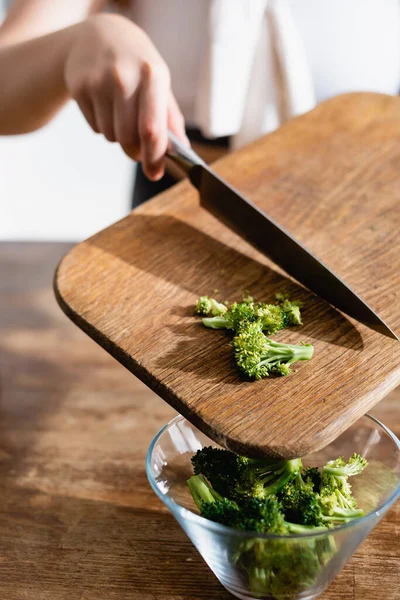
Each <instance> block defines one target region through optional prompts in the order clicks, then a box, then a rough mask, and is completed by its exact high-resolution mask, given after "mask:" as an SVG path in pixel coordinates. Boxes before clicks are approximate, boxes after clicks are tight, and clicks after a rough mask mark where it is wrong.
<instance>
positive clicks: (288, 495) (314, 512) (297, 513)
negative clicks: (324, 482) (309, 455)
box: [278, 469, 325, 527]
mask: <svg viewBox="0 0 400 600" xmlns="http://www.w3.org/2000/svg"><path fill="white" fill-rule="evenodd" d="M278 498H279V500H280V502H281V504H282V508H283V511H284V513H285V517H286V518H287V519H288V520H289V521H292V522H293V523H297V524H299V525H312V526H313V527H319V526H324V525H325V522H324V518H323V513H322V509H321V505H320V503H319V501H318V494H317V493H316V492H315V491H314V483H313V481H312V479H311V478H310V477H309V476H307V471H306V469H303V470H302V471H300V472H299V473H297V474H296V477H294V478H293V479H292V481H290V482H289V483H287V484H286V485H285V486H284V487H283V488H282V489H281V491H280V493H279V495H278Z"/></svg>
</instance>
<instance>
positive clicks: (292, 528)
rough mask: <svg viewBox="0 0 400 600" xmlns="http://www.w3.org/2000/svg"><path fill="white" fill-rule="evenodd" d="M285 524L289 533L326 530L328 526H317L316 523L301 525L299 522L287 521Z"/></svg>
mask: <svg viewBox="0 0 400 600" xmlns="http://www.w3.org/2000/svg"><path fill="white" fill-rule="evenodd" d="M285 525H286V527H287V528H288V531H289V533H294V534H297V533H300V534H301V533H318V532H319V531H326V530H327V529H328V527H324V526H323V525H321V526H318V527H317V526H315V525H299V524H298V523H289V522H288V521H285Z"/></svg>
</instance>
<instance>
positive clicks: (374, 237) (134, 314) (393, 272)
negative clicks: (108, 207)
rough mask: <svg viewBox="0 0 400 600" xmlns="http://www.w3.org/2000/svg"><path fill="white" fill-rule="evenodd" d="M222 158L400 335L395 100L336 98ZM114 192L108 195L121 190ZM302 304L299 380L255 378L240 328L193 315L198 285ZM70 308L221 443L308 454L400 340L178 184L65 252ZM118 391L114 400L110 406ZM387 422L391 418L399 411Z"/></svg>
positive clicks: (366, 391)
mask: <svg viewBox="0 0 400 600" xmlns="http://www.w3.org/2000/svg"><path fill="white" fill-rule="evenodd" d="M215 170H216V171H217V172H218V173H219V174H220V175H222V176H223V177H225V178H226V179H227V180H228V181H229V182H230V183H231V184H232V185H234V186H235V187H237V188H238V190H240V191H241V192H242V193H243V194H245V195H246V196H248V197H249V198H250V199H251V200H253V201H254V202H255V203H256V204H258V205H259V206H260V207H261V208H262V209H264V210H265V211H266V212H268V213H269V214H270V215H271V216H272V217H273V218H274V219H276V220H277V221H278V222H279V223H281V224H282V225H283V226H284V227H285V228H287V230H288V231H289V232H291V233H292V234H293V235H295V236H296V237H297V238H298V239H299V240H300V241H302V242H303V243H304V244H305V245H307V246H308V247H309V248H310V250H311V251H312V252H314V253H315V254H316V255H317V256H318V257H319V258H320V259H322V260H323V261H324V262H325V263H327V264H328V265H329V266H330V267H331V268H332V269H333V270H334V271H336V272H337V274H338V275H339V276H341V277H342V278H343V279H344V280H345V281H346V282H347V283H348V284H349V285H350V286H352V287H353V288H354V289H355V291H356V292H358V293H359V294H360V295H361V296H362V297H363V298H364V299H365V300H366V301H367V302H368V303H369V304H370V305H371V306H372V308H373V309H374V310H376V311H377V312H378V313H379V315H380V316H381V317H382V318H383V319H384V320H385V321H386V322H387V323H388V325H389V326H391V327H392V328H393V329H394V331H395V332H397V333H400V274H399V272H400V239H399V230H400V100H399V99H397V98H392V97H389V96H383V95H378V94H351V95H345V96H342V97H338V98H336V99H333V100H330V101H328V102H326V103H324V104H322V105H320V106H319V107H318V108H316V109H315V110H314V111H312V112H311V113H309V114H307V115H305V116H302V117H300V118H297V119H295V120H293V121H292V122H290V123H288V124H287V125H285V126H284V127H282V128H281V129H279V131H277V132H275V133H273V134H272V135H269V136H266V137H264V138H262V139H261V140H259V141H257V142H256V143H254V144H252V145H251V146H249V147H247V148H245V149H243V150H242V151H240V152H237V153H234V154H232V155H229V156H228V157H226V158H224V159H222V160H220V161H219V162H217V163H216V164H215ZM110 202H112V198H110ZM215 289H218V290H219V292H218V294H217V295H218V297H219V298H220V299H221V300H230V301H233V300H234V299H240V298H241V296H242V294H243V292H245V291H247V292H250V293H251V294H252V295H253V296H254V297H255V298H256V299H257V300H260V301H270V300H273V298H274V294H275V293H276V292H277V291H288V292H290V294H291V296H292V297H293V298H299V299H301V300H302V301H303V302H304V311H303V320H304V326H303V327H301V328H298V329H287V330H284V331H281V332H279V333H278V334H276V336H275V339H277V340H279V341H280V340H282V341H286V342H288V343H300V341H304V342H311V343H313V344H314V346H315V353H314V358H313V359H312V360H311V361H309V362H306V363H297V364H296V365H295V368H294V371H295V372H293V373H292V374H291V375H290V376H288V377H285V378H273V377H271V378H268V379H265V380H263V381H259V382H249V381H244V380H243V378H242V377H241V375H240V374H239V373H238V371H237V370H236V368H235V365H234V362H233V359H232V349H231V346H230V336H229V335H228V334H226V333H225V332H222V331H211V330H209V329H206V328H204V327H203V326H202V324H201V322H200V320H199V319H198V318H197V317H194V316H193V306H194V303H195V301H196V299H197V297H198V296H200V295H202V294H216V292H214V290H215ZM55 292H56V296H57V299H58V301H59V303H60V306H61V307H62V309H63V310H64V311H65V313H66V314H67V315H68V316H69V317H70V318H71V319H72V320H73V321H74V322H75V323H76V324H77V325H78V326H79V327H81V328H82V329H83V330H84V331H85V332H86V333H87V334H88V335H90V336H91V337H92V338H93V339H94V340H95V341H96V342H98V343H99V344H100V345H101V346H103V347H104V348H105V349H106V350H107V351H108V352H109V353H110V354H112V355H113V356H114V357H115V358H116V359H117V360H118V361H120V362H121V363H122V364H123V365H124V366H125V367H127V369H129V370H130V371H131V372H132V373H134V374H135V375H136V376H137V377H139V378H140V379H141V380H142V381H144V382H145V383H146V384H147V385H148V386H149V387H150V388H152V389H153V390H154V391H156V392H157V393H158V394H159V395H160V396H161V397H162V398H163V399H164V400H166V401H167V402H168V403H169V404H171V405H172V406H173V407H174V408H176V409H177V410H178V411H179V412H181V413H182V414H183V415H185V416H186V417H187V418H189V419H190V420H191V421H192V422H193V423H194V424H195V425H197V426H198V427H199V428H200V429H202V430H203V431H204V432H205V433H206V434H208V435H209V436H210V437H211V438H213V439H214V440H215V441H217V442H219V443H221V444H222V445H224V446H226V447H227V448H230V449H232V450H234V451H236V452H239V453H247V454H249V455H254V456H256V455H259V454H262V453H267V454H271V455H280V456H284V457H294V456H301V455H304V454H306V453H308V452H309V451H312V450H316V449H319V448H321V447H323V446H324V445H326V444H327V443H328V442H330V441H331V440H332V439H334V438H335V437H336V436H337V435H338V434H340V432H341V431H343V430H344V429H345V428H346V427H347V426H348V425H349V424H350V423H351V422H353V421H355V420H356V419H357V418H358V417H359V416H361V415H362V414H364V413H365V412H367V411H368V410H369V409H370V408H371V407H372V406H373V405H374V404H376V403H377V402H378V401H379V400H380V399H381V398H383V397H384V396H385V395H386V394H387V393H388V392H389V391H390V390H391V389H393V388H394V387H395V386H396V385H398V384H399V383H400V352H399V350H400V344H399V342H397V341H395V340H392V339H389V338H386V337H384V336H382V335H380V334H378V333H376V332H374V331H372V330H370V329H368V328H367V327H365V326H363V325H361V324H359V323H357V322H356V321H354V320H353V319H350V318H347V317H346V316H344V315H343V314H341V313H340V312H338V311H337V310H335V309H333V308H331V307H330V306H329V305H328V304H327V303H325V302H324V301H323V300H321V299H320V298H318V297H316V296H315V295H313V294H311V293H310V292H308V291H307V290H305V289H304V288H302V287H300V286H299V285H298V284H297V283H295V282H294V281H293V280H291V279H289V278H288V277H287V276H285V274H284V273H283V272H282V271H280V269H279V268H278V267H277V266H276V265H274V264H273V263H271V262H270V261H269V260H268V259H267V258H265V257H264V256H263V255H262V254H260V253H259V252H258V251H256V250H254V249H253V248H252V247H251V246H250V245H248V244H247V243H246V242H245V241H243V240H242V239H240V238H239V237H238V236H237V235H235V234H234V233H232V232H231V231H230V230H229V229H227V228H226V227H224V226H223V225H222V224H221V223H220V222H219V221H217V220H216V219H215V218H214V217H212V216H211V215H209V214H208V213H207V212H206V211H204V210H203V209H202V208H200V207H199V200H198V195H197V192H196V190H194V189H193V188H192V187H191V185H190V184H189V182H187V181H185V182H181V183H180V184H178V185H176V186H175V187H173V188H172V189H170V190H168V191H167V192H165V193H163V194H161V195H160V196H158V197H157V198H155V199H154V200H152V201H150V202H148V203H147V204H145V205H143V206H141V207H139V208H137V209H135V210H134V211H133V212H132V213H131V214H130V215H129V216H127V217H126V218H125V219H123V220H122V221H119V222H118V223H115V224H114V225H112V226H111V227H109V228H107V229H105V230H103V231H101V232H100V233H98V234H96V235H95V236H93V237H92V238H90V239H89V240H87V241H85V242H83V243H81V244H78V245H77V246H76V247H75V248H73V249H72V250H71V251H70V252H69V253H68V254H67V255H66V256H65V258H64V259H63V260H62V262H61V264H60V266H59V268H58V271H57V273H56V278H55ZM112 403H113V398H112V397H110V405H112ZM388 425H389V426H390V423H388Z"/></svg>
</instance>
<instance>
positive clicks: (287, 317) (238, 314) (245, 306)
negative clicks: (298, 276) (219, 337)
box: [196, 296, 301, 335]
mask: <svg viewBox="0 0 400 600" xmlns="http://www.w3.org/2000/svg"><path fill="white" fill-rule="evenodd" d="M200 301H202V303H201V305H200V306H199V303H200ZM209 303H210V299H209V298H208V297H207V296H202V297H201V298H200V300H199V301H198V303H197V305H196V312H197V314H201V315H205V316H206V317H207V318H204V319H203V324H204V325H205V326H206V327H209V328H210V329H231V330H233V331H235V332H237V331H239V330H240V329H241V328H242V327H243V325H245V324H247V323H253V322H254V321H258V322H260V323H261V325H262V330H263V331H264V332H265V333H266V334H267V335H272V334H274V333H276V332H277V331H279V330H280V329H284V328H285V327H287V325H299V324H301V317H300V306H301V303H300V302H298V301H294V302H290V301H289V300H285V302H284V303H282V305H277V304H266V303H264V302H257V303H255V302H254V299H253V298H252V297H251V296H250V297H248V298H245V299H244V300H242V302H239V303H238V302H234V303H233V304H232V305H231V306H230V307H229V309H226V307H225V311H223V312H220V313H218V312H216V313H213V312H212V311H211V307H210V306H209ZM223 306H225V305H223ZM200 309H201V310H200ZM210 314H212V315H213V316H212V317H209V316H208V315H210Z"/></svg>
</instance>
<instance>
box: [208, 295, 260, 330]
mask: <svg viewBox="0 0 400 600" xmlns="http://www.w3.org/2000/svg"><path fill="white" fill-rule="evenodd" d="M255 319H256V316H255V313H254V303H253V302H240V303H237V302H234V303H233V304H232V306H230V307H229V308H228V310H227V311H226V312H225V313H224V314H222V315H217V316H215V317H206V318H204V319H203V324H204V325H205V326H206V327H210V328H211V329H232V330H233V331H238V330H239V329H240V328H241V327H242V326H243V324H244V323H248V322H252V321H254V320H255Z"/></svg>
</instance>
